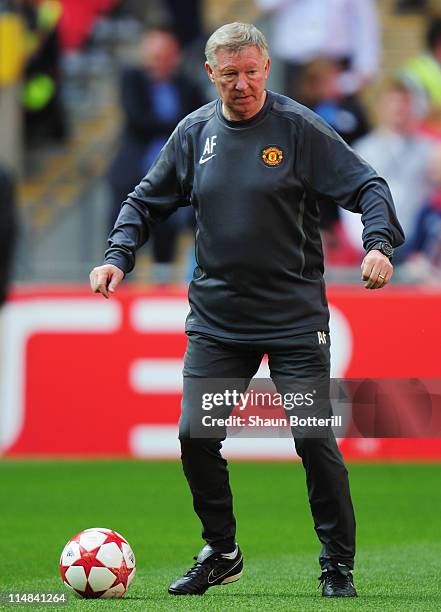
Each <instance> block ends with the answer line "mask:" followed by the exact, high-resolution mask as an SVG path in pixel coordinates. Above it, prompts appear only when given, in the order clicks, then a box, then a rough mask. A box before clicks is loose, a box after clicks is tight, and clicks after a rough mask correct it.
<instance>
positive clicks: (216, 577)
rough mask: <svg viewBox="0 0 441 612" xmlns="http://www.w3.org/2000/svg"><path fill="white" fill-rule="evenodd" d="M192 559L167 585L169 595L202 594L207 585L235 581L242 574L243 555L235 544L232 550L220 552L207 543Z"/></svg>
mask: <svg viewBox="0 0 441 612" xmlns="http://www.w3.org/2000/svg"><path fill="white" fill-rule="evenodd" d="M194 560H195V561H196V563H195V564H194V565H193V567H192V568H191V569H189V570H188V572H187V573H186V574H184V576H182V577H181V578H177V579H176V580H175V581H174V582H172V584H171V585H170V586H169V587H168V592H169V593H170V595H203V594H204V593H205V591H206V590H207V589H208V588H209V587H212V586H215V585H218V584H227V583H228V582H235V581H236V580H239V578H240V577H241V576H242V569H243V557H242V553H241V552H240V548H239V546H237V545H236V549H235V550H234V551H233V552H231V553H221V552H218V551H216V549H215V548H212V547H211V546H210V545H209V544H207V545H206V546H204V548H203V549H202V550H201V552H200V553H199V555H198V556H197V557H194Z"/></svg>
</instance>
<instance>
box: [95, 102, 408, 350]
mask: <svg viewBox="0 0 441 612" xmlns="http://www.w3.org/2000/svg"><path fill="white" fill-rule="evenodd" d="M221 108H222V105H221V101H220V100H217V101H214V102H210V103H209V104H207V105H205V106H203V107H201V108H200V109H198V110H197V111H195V112H194V113H191V114H190V115H188V116H187V117H186V118H185V119H183V120H182V121H181V122H180V123H179V125H178V126H177V127H176V129H175V131H174V132H173V134H172V135H171V137H170V139H169V140H168V142H167V144H166V145H165V146H164V148H163V149H162V151H161V153H160V155H159V157H158V159H157V160H156V162H155V164H154V165H153V166H152V168H151V169H150V171H149V173H148V174H147V176H146V177H145V178H144V179H143V180H142V181H141V183H140V184H139V185H138V186H137V187H136V188H135V190H134V191H133V192H132V193H131V194H130V195H129V196H128V197H127V200H126V201H125V202H124V204H123V206H122V209H121V212H120V215H119V217H118V220H117V222H116V224H115V228H114V229H113V231H112V232H111V234H110V237H109V245H110V248H109V249H108V250H107V251H106V255H105V262H106V263H112V264H114V265H116V266H118V268H121V269H122V270H124V272H129V271H130V270H132V269H133V267H134V263H135V251H136V249H137V248H139V247H140V246H141V245H142V244H143V243H144V242H145V241H146V240H147V238H148V235H149V228H150V226H151V225H153V224H154V223H156V222H158V221H161V220H163V219H165V218H167V217H168V216H169V215H170V214H171V213H173V212H174V211H175V210H176V209H177V208H178V207H179V206H187V205H189V204H191V205H192V206H193V207H194V209H195V211H196V217H197V233H196V261H197V267H196V269H195V271H194V275H193V279H192V281H191V284H190V290H189V301H190V306H191V311H190V313H189V315H188V318H187V322H186V330H187V331H199V332H204V333H208V334H211V335H215V336H221V337H227V338H237V339H251V338H255V339H265V338H277V337H282V336H289V335H295V334H299V333H304V332H307V331H318V330H323V331H326V330H328V319H329V313H328V306H327V302H326V295H325V287H324V281H323V253H322V246H321V240H320V234H319V213H318V206H317V199H318V198H320V199H329V200H334V201H335V202H337V204H339V205H340V206H343V207H344V208H347V209H348V210H351V211H353V212H356V213H361V214H362V221H363V223H364V230H363V244H364V247H365V249H366V250H369V249H370V248H372V246H373V245H374V244H375V243H376V242H378V241H380V240H384V241H387V242H390V243H391V244H392V245H393V246H398V245H400V244H402V243H403V240H404V235H403V231H402V229H401V227H400V224H399V222H398V220H397V217H396V214H395V209H394V205H393V201H392V196H391V194H390V191H389V188H388V186H387V184H386V182H385V181H384V179H382V178H380V177H379V176H378V175H377V174H376V172H375V171H374V170H373V169H372V168H371V166H369V165H368V164H367V163H366V162H364V161H363V160H362V159H361V158H360V157H359V156H358V155H357V154H356V153H355V152H354V151H353V150H352V149H350V148H349V147H348V146H347V145H346V144H345V143H344V142H343V140H342V139H341V138H340V137H339V136H338V135H337V134H336V132H334V130H333V129H332V128H330V127H329V126H328V125H327V124H326V123H325V122H324V121H323V120H322V119H320V118H319V117H318V116H317V115H316V114H315V113H313V112H312V111H310V110H309V109H307V108H306V107H304V106H302V105H300V104H297V103H296V102H294V101H293V100H291V99H290V98H287V97H285V96H281V95H279V94H275V93H273V92H267V97H266V101H265V104H264V106H263V108H262V109H261V110H260V112H259V113H258V114H257V115H255V116H254V117H252V118H251V119H249V120H246V121H228V120H226V119H225V117H224V116H223V115H222V110H221Z"/></svg>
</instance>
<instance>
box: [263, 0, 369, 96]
mask: <svg viewBox="0 0 441 612" xmlns="http://www.w3.org/2000/svg"><path fill="white" fill-rule="evenodd" d="M256 3H257V5H258V6H259V7H260V8H261V9H262V10H263V11H265V12H271V13H273V15H272V32H271V49H272V51H273V53H274V55H275V56H277V57H279V58H280V59H282V60H285V61H290V62H293V63H296V64H305V63H307V62H309V61H311V60H312V59H315V58H317V57H326V58H330V59H341V58H345V57H346V58H347V57H350V58H352V73H351V75H349V74H348V75H347V77H348V78H347V80H348V87H346V88H345V89H346V90H348V89H349V90H350V89H352V90H353V91H355V90H356V89H358V85H359V84H360V83H362V82H363V81H365V80H369V79H371V78H373V77H374V76H375V75H376V73H377V71H378V66H379V58H380V26H379V20H378V15H377V9H376V6H375V1H374V0H256ZM351 80H352V81H353V83H352V86H350V81H351Z"/></svg>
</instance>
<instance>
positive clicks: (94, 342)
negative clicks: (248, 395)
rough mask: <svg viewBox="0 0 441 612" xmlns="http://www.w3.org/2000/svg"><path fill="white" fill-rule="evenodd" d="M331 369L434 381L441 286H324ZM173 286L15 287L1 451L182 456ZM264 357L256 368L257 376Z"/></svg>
mask: <svg viewBox="0 0 441 612" xmlns="http://www.w3.org/2000/svg"><path fill="white" fill-rule="evenodd" d="M328 298H329V302H330V306H331V337H332V363H333V371H332V373H333V375H334V376H336V377H340V378H343V377H351V378H360V377H377V378H388V377H390V378H392V377H394V378H405V377H421V378H439V377H440V358H439V347H440V346H441V317H440V305H441V294H440V293H439V292H436V291H432V290H428V289H416V288H409V289H405V288H404V289H403V288H394V287H392V288H387V289H385V290H383V291H372V292H369V291H366V290H363V289H354V288H352V287H351V288H343V287H341V288H330V289H329V290H328ZM187 310H188V305H187V300H186V295H185V293H184V292H182V291H181V290H177V291H162V292H159V291H158V292H152V293H140V292H137V291H135V290H132V289H130V288H128V287H125V288H123V289H121V290H120V291H119V292H118V293H117V295H116V296H113V297H112V298H111V299H110V300H104V299H103V298H102V297H101V296H95V295H91V294H90V293H89V291H88V290H87V288H84V287H81V288H69V287H66V288H62V289H60V287H58V286H57V287H56V288H45V289H41V288H38V289H37V288H34V289H26V290H17V291H15V292H14V294H13V295H12V297H11V299H10V300H9V302H8V303H7V304H6V306H5V307H4V309H3V312H2V317H1V318H2V332H1V338H0V339H1V363H0V382H1V386H0V453H1V454H3V455H4V456H30V455H32V456H70V457H79V456H110V455H112V456H135V457H155V458H158V457H167V458H169V457H178V456H179V450H178V442H177V439H176V432H177V421H178V418H179V413H180V391H181V368H182V357H183V354H184V352H185V347H186V336H185V334H184V332H183V328H184V320H185V316H186V313H187ZM265 368H266V366H265V364H264V365H263V366H262V369H261V370H260V371H259V375H263V376H264V375H265V373H266V369H265ZM340 446H341V449H342V451H343V453H344V454H345V456H346V457H347V458H348V459H363V460H439V459H441V440H439V439H424V440H422V439H419V440H418V439H412V440H411V439H363V438H358V439H355V438H354V439H344V440H341V441H340ZM225 448H226V452H227V454H229V455H230V456H238V457H252V458H261V459H266V458H270V459H276V458H287V457H289V456H291V457H292V454H293V445H292V441H291V440H289V439H270V438H268V439H265V440H261V439H259V442H258V444H256V440H253V439H247V440H244V439H235V440H231V441H230V440H228V441H227V442H226V444H225Z"/></svg>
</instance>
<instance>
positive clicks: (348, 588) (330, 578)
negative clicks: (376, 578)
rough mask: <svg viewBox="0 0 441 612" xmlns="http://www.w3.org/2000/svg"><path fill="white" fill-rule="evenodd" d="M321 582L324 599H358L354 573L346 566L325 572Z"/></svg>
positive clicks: (320, 578)
mask: <svg viewBox="0 0 441 612" xmlns="http://www.w3.org/2000/svg"><path fill="white" fill-rule="evenodd" d="M319 580H320V585H319V588H320V586H322V587H323V588H322V596H323V597H357V591H356V590H355V587H354V579H353V577H352V572H351V571H350V569H349V568H348V567H346V566H341V567H339V568H338V569H336V568H333V567H330V568H328V569H325V570H323V571H322V575H321V576H320V577H319Z"/></svg>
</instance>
